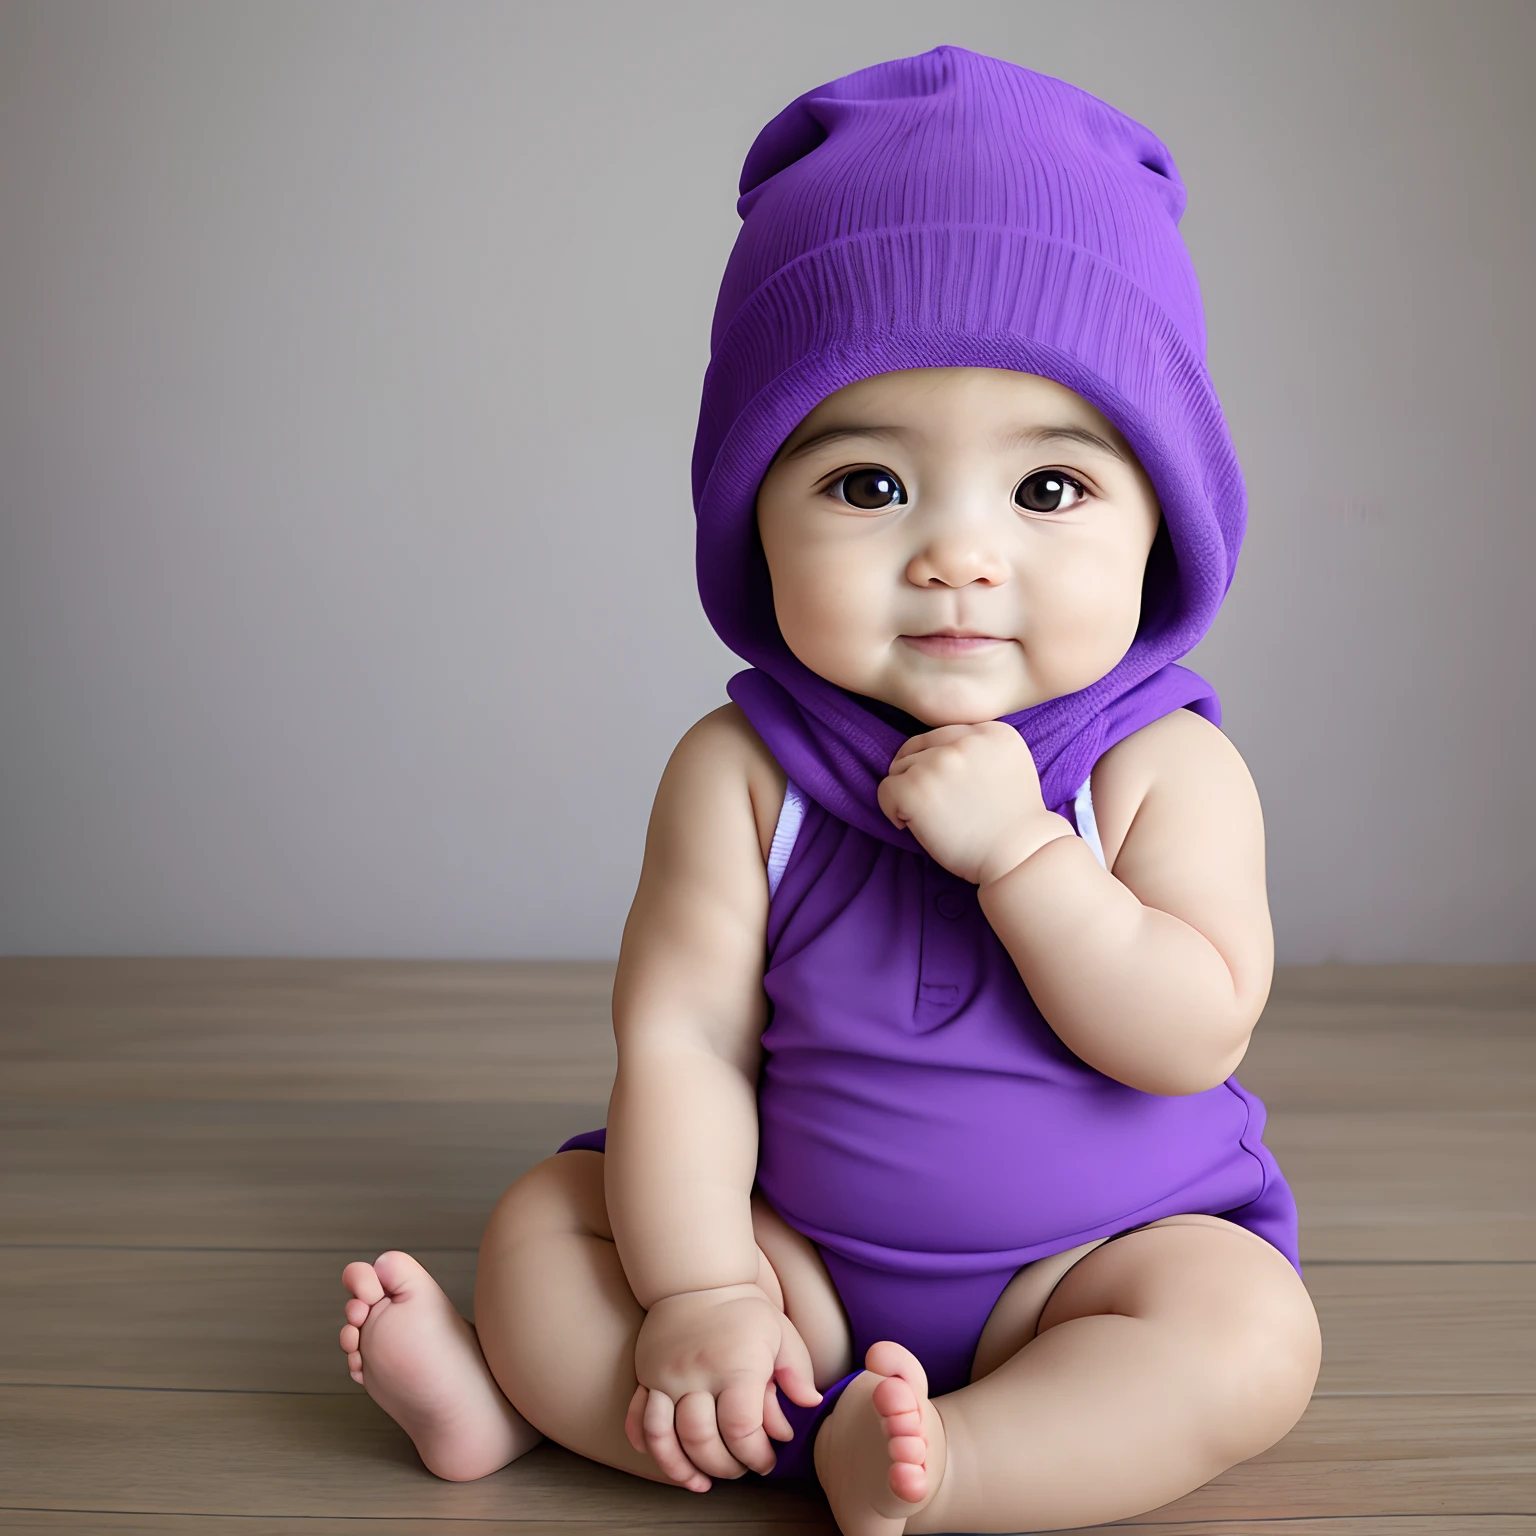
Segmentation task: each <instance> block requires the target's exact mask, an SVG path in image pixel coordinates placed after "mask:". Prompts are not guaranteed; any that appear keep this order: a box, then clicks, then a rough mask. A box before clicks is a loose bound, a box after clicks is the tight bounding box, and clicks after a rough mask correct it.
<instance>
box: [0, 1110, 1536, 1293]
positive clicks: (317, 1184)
mask: <svg viewBox="0 0 1536 1536" xmlns="http://www.w3.org/2000/svg"><path fill="white" fill-rule="evenodd" d="M605 1114H606V1110H605V1107H604V1106H603V1105H600V1104H593V1105H557V1104H540V1105H499V1104H466V1105H448V1104H351V1103H348V1104H297V1105H283V1104H213V1105H209V1104H127V1105H112V1104H98V1105H90V1104H87V1105H78V1104H32V1105H5V1104H0V1232H4V1233H5V1235H6V1238H7V1239H8V1240H9V1241H10V1242H13V1243H17V1242H19V1243H44V1244H60V1243H95V1244H108V1245H127V1246H148V1247H168V1246H188V1245H190V1246H196V1247H216V1248H218V1247H232V1248H314V1249H323V1250H325V1251H327V1252H331V1251H334V1250H337V1249H344V1250H347V1251H348V1252H352V1251H356V1252H358V1253H360V1254H362V1255H363V1256H364V1257H370V1258H371V1257H373V1256H374V1255H375V1254H377V1253H379V1252H380V1251H381V1250H383V1249H385V1248H405V1249H409V1250H412V1251H414V1250H416V1249H418V1248H437V1249H441V1248H476V1247H478V1246H479V1242H480V1233H481V1231H482V1230H483V1228H484V1226H485V1221H486V1218H487V1216H489V1214H490V1211H491V1207H492V1205H493V1204H494V1203H495V1201H496V1199H497V1197H498V1196H499V1195H500V1194H501V1192H502V1190H503V1189H505V1188H506V1186H507V1185H508V1184H510V1183H511V1182H512V1181H513V1180H514V1179H515V1178H517V1177H518V1176H519V1175H520V1174H522V1173H523V1172H524V1171H525V1170H526V1169H527V1168H529V1167H531V1166H532V1165H533V1164H534V1163H535V1162H538V1161H539V1160H540V1159H541V1158H543V1157H546V1156H548V1155H550V1154H551V1153H552V1152H553V1151H554V1149H555V1148H556V1147H557V1146H559V1144H560V1143H561V1141H563V1140H564V1139H565V1138H566V1137H568V1136H571V1135H573V1134H575V1133H576V1132H577V1131H580V1130H586V1129H588V1128H590V1127H592V1126H597V1125H601V1124H602V1123H603V1119H604V1117H605ZM1265 1140H1266V1141H1267V1142H1268V1144H1269V1146H1270V1147H1271V1148H1272V1149H1273V1150H1274V1153H1275V1155H1276V1157H1277V1158H1278V1159H1279V1161H1280V1166H1281V1168H1282V1169H1283V1170H1284V1172H1285V1176H1286V1178H1287V1180H1288V1181H1289V1182H1290V1185H1291V1188H1292V1189H1293V1191H1294V1192H1295V1195H1296V1200H1297V1205H1298V1208H1299V1209H1300V1212H1301V1254H1302V1266H1303V1268H1304V1269H1305V1268H1306V1266H1307V1264H1309V1263H1312V1262H1329V1261H1349V1262H1357V1261H1363V1260H1382V1261H1385V1260H1392V1261H1406V1262H1414V1261H1425V1260H1461V1259H1471V1260H1478V1261H1492V1260H1527V1261H1529V1260H1536V1180H1532V1179H1531V1178H1530V1177H1528V1170H1529V1169H1531V1168H1533V1167H1536V1113H1526V1114H1515V1113H1509V1112H1505V1113H1500V1114H1488V1115H1479V1114H1475V1113H1471V1112H1467V1111H1458V1112H1446V1113H1434V1114H1431V1113H1429V1112H1427V1111H1421V1112H1415V1111H1390V1112H1382V1111H1376V1112H1371V1113H1359V1114H1355V1113H1349V1114H1346V1113H1342V1112H1333V1111H1320V1112H1307V1111H1295V1110H1292V1111H1286V1112H1282V1113H1277V1114H1275V1115H1273V1116H1272V1117H1271V1119H1270V1123H1269V1127H1268V1128H1267V1129H1266V1131H1265Z"/></svg>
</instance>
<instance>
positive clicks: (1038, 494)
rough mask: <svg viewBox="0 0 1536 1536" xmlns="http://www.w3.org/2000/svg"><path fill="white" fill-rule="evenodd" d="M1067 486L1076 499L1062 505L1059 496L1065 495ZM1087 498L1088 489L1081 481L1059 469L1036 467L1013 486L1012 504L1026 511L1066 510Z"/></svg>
mask: <svg viewBox="0 0 1536 1536" xmlns="http://www.w3.org/2000/svg"><path fill="white" fill-rule="evenodd" d="M1068 486H1071V487H1072V489H1073V491H1074V492H1075V493H1076V500H1074V501H1070V502H1068V503H1067V504H1066V505H1065V506H1063V505H1061V503H1060V500H1059V498H1061V497H1063V496H1065V495H1066V493H1067V487H1068ZM1087 499H1088V489H1087V487H1086V486H1085V485H1084V484H1083V483H1082V481H1081V480H1074V479H1073V478H1072V476H1071V475H1064V474H1062V472H1061V471H1060V470H1059V469H1037V470H1036V471H1035V472H1034V474H1032V475H1025V477H1024V478H1023V479H1022V480H1020V481H1019V483H1018V484H1017V485H1016V486H1015V487H1014V488H1013V503H1014V505H1015V506H1016V507H1022V508H1023V509H1024V511H1026V512H1067V511H1070V510H1071V508H1073V507H1075V506H1077V505H1079V504H1080V503H1081V502H1084V501H1086V500H1087Z"/></svg>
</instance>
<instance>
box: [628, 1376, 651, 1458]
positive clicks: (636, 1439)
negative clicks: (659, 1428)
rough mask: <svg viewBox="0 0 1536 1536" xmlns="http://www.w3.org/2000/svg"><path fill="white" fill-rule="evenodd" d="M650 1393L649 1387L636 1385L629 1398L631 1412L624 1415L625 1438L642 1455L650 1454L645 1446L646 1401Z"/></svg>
mask: <svg viewBox="0 0 1536 1536" xmlns="http://www.w3.org/2000/svg"><path fill="white" fill-rule="evenodd" d="M650 1395H651V1389H650V1388H649V1387H636V1388H635V1395H634V1396H633V1397H632V1398H630V1400H629V1412H628V1413H626V1414H625V1415H624V1438H625V1439H626V1440H628V1441H629V1443H630V1444H631V1445H632V1446H634V1448H635V1449H636V1450H637V1451H639V1452H640V1454H641V1455H642V1456H646V1455H649V1454H650V1453H649V1452H648V1451H647V1450H646V1448H645V1403H646V1399H647V1398H648V1397H649V1396H650Z"/></svg>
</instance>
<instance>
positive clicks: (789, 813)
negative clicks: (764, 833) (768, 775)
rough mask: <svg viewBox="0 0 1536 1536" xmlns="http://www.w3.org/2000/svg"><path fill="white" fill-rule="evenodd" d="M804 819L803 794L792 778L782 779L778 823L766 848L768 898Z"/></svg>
mask: <svg viewBox="0 0 1536 1536" xmlns="http://www.w3.org/2000/svg"><path fill="white" fill-rule="evenodd" d="M804 820H805V794H804V792H803V791H802V790H801V788H800V786H799V785H798V784H796V783H795V781H794V780H793V779H786V780H785V781H784V804H783V805H781V806H780V807H779V820H778V824H777V825H776V826H775V827H774V829H773V843H772V846H770V848H769V849H768V899H769V900H770V901H772V900H773V895H774V892H775V891H777V890H778V888H779V881H780V880H782V879H783V878H784V870H785V868H786V867H787V866H788V864H789V856H790V854H792V853H793V852H794V851H795V838H796V836H797V835H798V834H799V831H800V823H801V822H802V821H804Z"/></svg>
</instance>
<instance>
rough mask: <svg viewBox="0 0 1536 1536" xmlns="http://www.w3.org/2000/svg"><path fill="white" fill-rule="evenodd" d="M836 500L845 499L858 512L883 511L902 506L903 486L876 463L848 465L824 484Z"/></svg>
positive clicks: (905, 493)
mask: <svg viewBox="0 0 1536 1536" xmlns="http://www.w3.org/2000/svg"><path fill="white" fill-rule="evenodd" d="M828 489H829V490H831V492H832V494H833V495H834V496H836V497H837V499H838V500H839V501H845V502H847V503H848V505H849V506H850V507H857V508H858V510H859V511H860V512H883V511H885V510H886V508H887V507H899V506H903V505H905V503H906V500H907V489H906V487H905V486H904V485H903V484H902V483H901V481H900V480H898V479H897V478H896V476H895V475H893V474H892V473H891V472H890V470H888V469H881V468H880V467H879V466H878V465H876V466H872V467H870V468H867V469H850V470H849V471H848V472H847V473H846V474H844V475H839V476H838V478H837V479H836V480H835V481H833V483H832V485H831V486H830V487H828Z"/></svg>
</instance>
